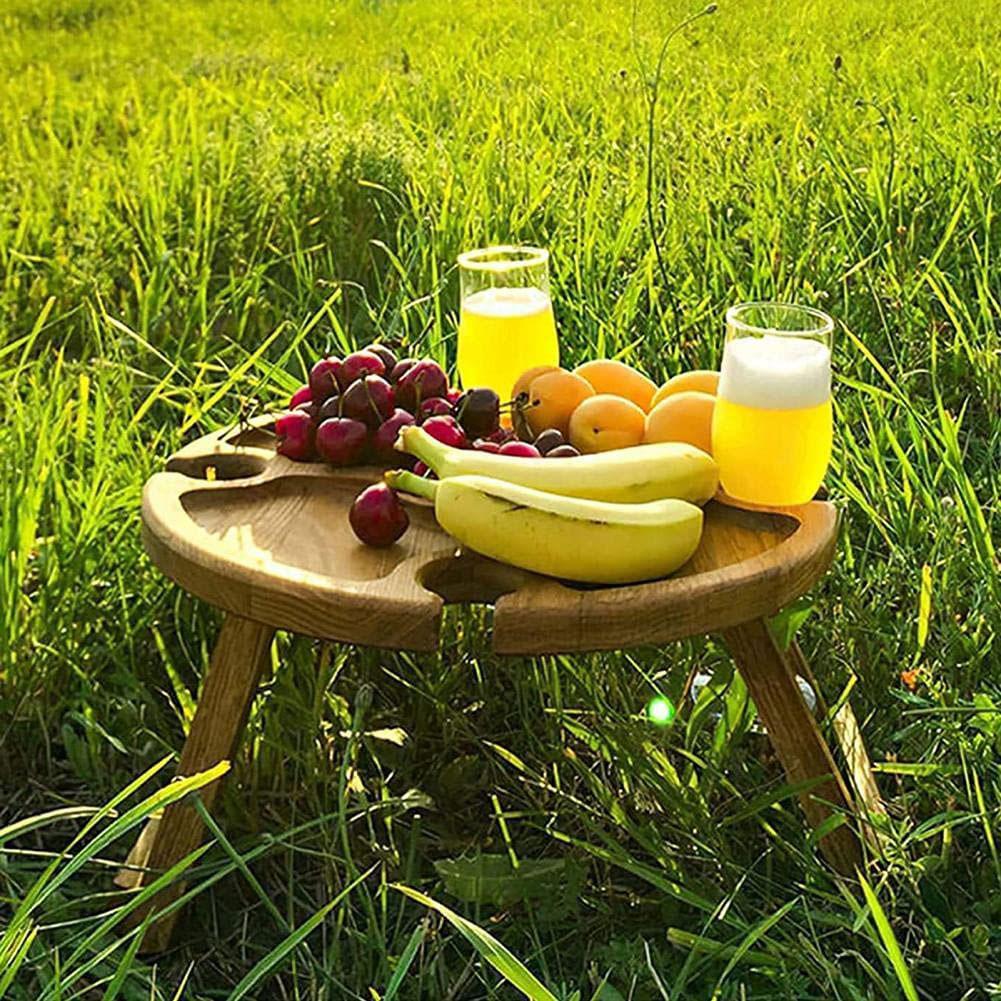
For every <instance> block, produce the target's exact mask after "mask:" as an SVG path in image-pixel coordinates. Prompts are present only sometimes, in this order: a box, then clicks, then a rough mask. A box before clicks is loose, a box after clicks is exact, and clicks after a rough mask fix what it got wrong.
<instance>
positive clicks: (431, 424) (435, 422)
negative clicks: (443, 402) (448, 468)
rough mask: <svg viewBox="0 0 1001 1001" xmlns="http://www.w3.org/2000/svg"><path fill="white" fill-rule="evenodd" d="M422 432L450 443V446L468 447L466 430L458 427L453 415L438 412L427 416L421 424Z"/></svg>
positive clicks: (447, 443) (446, 443)
mask: <svg viewBox="0 0 1001 1001" xmlns="http://www.w3.org/2000/svg"><path fill="white" fill-rule="evenodd" d="M421 427H423V429H424V432H425V433H426V434H428V435H430V436H431V437H432V438H434V439H436V440H437V441H440V442H442V443H444V444H445V445H450V446H451V447H452V448H468V447H469V439H468V438H467V437H466V432H465V431H463V430H462V428H461V427H459V422H458V421H457V420H456V419H455V418H454V417H449V416H446V415H445V414H439V415H438V416H437V417H429V418H428V419H427V420H426V421H425V422H424V423H423V424H422V425H421Z"/></svg>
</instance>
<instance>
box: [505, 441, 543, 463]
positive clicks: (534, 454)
mask: <svg viewBox="0 0 1001 1001" xmlns="http://www.w3.org/2000/svg"><path fill="white" fill-rule="evenodd" d="M500 454H501V455H520V456H523V457H524V458H526V459H541V458H542V453H541V452H540V451H539V450H538V449H537V448H536V447H535V446H534V445H530V444H529V443H528V442H527V441H507V442H505V443H504V444H503V445H501V447H500Z"/></svg>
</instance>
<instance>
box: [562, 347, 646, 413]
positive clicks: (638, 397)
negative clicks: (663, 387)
mask: <svg viewBox="0 0 1001 1001" xmlns="http://www.w3.org/2000/svg"><path fill="white" fill-rule="evenodd" d="M574 375H579V376H580V377H581V378H582V379H587V381H588V382H589V383H590V384H591V386H592V387H593V388H594V391H595V392H596V393H598V394H602V393H609V394H611V395H612V396H621V397H622V398H623V399H625V400H630V401H631V402H632V403H635V404H636V406H638V407H639V408H640V409H641V410H649V409H650V401H651V399H653V394H654V393H655V392H656V391H657V384H656V383H655V382H654V381H653V380H652V379H648V378H647V377H646V376H645V375H644V374H643V373H642V372H638V371H636V369H634V368H632V367H631V366H629V365H626V364H625V363H624V362H621V361H611V360H609V359H606V358H601V359H599V360H597V361H589V362H587V363H585V364H584V365H581V366H580V367H579V368H575V369H574Z"/></svg>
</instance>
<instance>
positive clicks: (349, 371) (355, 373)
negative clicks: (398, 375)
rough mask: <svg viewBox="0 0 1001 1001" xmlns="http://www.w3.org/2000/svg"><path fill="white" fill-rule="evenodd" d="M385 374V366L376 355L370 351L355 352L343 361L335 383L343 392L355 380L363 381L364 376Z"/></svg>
mask: <svg viewBox="0 0 1001 1001" xmlns="http://www.w3.org/2000/svg"><path fill="white" fill-rule="evenodd" d="M385 374H386V366H385V364H384V363H383V361H382V359H381V358H380V357H379V356H378V355H377V354H373V353H372V352H371V351H355V352H354V353H353V354H349V355H348V356H347V358H345V359H344V361H343V363H342V364H341V371H340V374H339V375H338V376H337V381H338V383H339V384H340V387H341V390H342V391H343V390H345V389H347V387H348V386H350V385H351V383H352V382H354V381H355V380H356V379H364V378H365V376H366V375H385Z"/></svg>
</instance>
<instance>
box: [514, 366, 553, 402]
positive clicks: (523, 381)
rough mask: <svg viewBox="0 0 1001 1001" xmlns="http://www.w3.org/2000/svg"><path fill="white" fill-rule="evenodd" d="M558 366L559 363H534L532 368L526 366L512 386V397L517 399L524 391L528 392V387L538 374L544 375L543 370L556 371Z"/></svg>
mask: <svg viewBox="0 0 1001 1001" xmlns="http://www.w3.org/2000/svg"><path fill="white" fill-rule="evenodd" d="M558 368H559V366H557V365H533V366H532V368H526V369H525V371H524V372H522V373H521V375H519V376H518V380H517V381H516V382H515V384H514V386H513V387H512V388H511V399H512V400H517V399H518V397H519V396H521V394H522V393H527V392H528V387H529V386H530V385H531V384H532V380H533V379H534V378H535V377H536V376H537V375H542V373H543V372H555V371H557V370H558Z"/></svg>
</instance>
